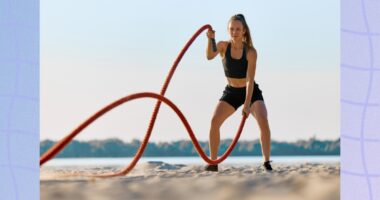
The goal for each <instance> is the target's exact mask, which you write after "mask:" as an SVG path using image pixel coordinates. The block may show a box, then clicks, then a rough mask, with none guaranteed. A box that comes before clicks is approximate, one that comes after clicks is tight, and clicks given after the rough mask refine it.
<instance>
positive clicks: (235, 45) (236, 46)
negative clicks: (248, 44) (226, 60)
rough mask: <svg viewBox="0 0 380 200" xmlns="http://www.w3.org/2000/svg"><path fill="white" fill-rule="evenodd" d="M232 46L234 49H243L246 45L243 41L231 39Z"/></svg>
mask: <svg viewBox="0 0 380 200" xmlns="http://www.w3.org/2000/svg"><path fill="white" fill-rule="evenodd" d="M231 47H232V48H234V49H243V47H244V44H243V41H234V40H231Z"/></svg>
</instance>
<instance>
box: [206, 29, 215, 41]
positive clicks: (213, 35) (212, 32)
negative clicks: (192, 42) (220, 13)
mask: <svg viewBox="0 0 380 200" xmlns="http://www.w3.org/2000/svg"><path fill="white" fill-rule="evenodd" d="M207 37H208V38H209V39H212V38H215V31H214V30H210V29H209V30H208V31H207Z"/></svg>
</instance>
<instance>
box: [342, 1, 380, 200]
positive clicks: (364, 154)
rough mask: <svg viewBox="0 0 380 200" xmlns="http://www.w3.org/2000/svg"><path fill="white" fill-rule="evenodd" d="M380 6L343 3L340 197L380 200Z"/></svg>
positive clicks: (373, 3)
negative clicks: (379, 154)
mask: <svg viewBox="0 0 380 200" xmlns="http://www.w3.org/2000/svg"><path fill="white" fill-rule="evenodd" d="M379 11H380V1H379V0H344V1H342V2H341V139H342V140H341V147H342V149H341V164H342V166H341V198H342V199H344V200H351V199H352V200H354V199H370V200H373V199H380V190H379V188H380V162H379V161H380V160H379V156H378V155H377V154H378V153H379V152H380V125H379V124H380V123H379V122H380V63H379V59H378V58H379V56H375V55H380V54H379V53H380V52H379V50H380V31H379V30H380V29H379V25H380V20H379V19H380V12H379Z"/></svg>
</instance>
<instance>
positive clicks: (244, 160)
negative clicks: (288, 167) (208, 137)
mask: <svg viewBox="0 0 380 200" xmlns="http://www.w3.org/2000/svg"><path fill="white" fill-rule="evenodd" d="M131 160H132V158H55V159H53V160H50V161H49V162H47V163H46V166H73V165H75V166H96V165H123V166H124V165H127V164H129V163H130V162H131ZM271 160H273V161H274V162H275V163H299V162H304V163H306V162H307V163H330V162H340V157H339V156H272V157H271ZM148 161H162V162H165V163H169V164H205V163H206V162H205V161H203V160H202V159H201V158H200V157H142V158H141V159H140V160H139V162H138V163H146V162H148ZM261 162H262V157H258V156H234V157H228V158H227V159H226V160H224V161H223V163H224V164H257V163H261Z"/></svg>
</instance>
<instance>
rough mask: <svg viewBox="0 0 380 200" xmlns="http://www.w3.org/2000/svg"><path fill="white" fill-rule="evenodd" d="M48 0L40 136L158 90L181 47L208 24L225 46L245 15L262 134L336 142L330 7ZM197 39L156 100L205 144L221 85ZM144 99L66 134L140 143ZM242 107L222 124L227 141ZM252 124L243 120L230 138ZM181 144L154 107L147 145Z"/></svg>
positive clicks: (218, 65)
mask: <svg viewBox="0 0 380 200" xmlns="http://www.w3.org/2000/svg"><path fill="white" fill-rule="evenodd" d="M215 2H216V1H214V2H211V1H200V0H195V1H187V2H184V1H174V0H173V1H147V0H142V1H122V0H115V1H112V2H110V1H105V0H102V1H101V0H91V1H90V0H82V1H73V0H68V1H47V0H42V1H41V2H40V6H41V7H40V13H41V14H40V47H41V52H40V53H41V57H40V64H41V74H40V98H41V99H40V108H41V112H40V116H41V120H40V123H41V125H40V131H41V133H40V139H41V140H43V139H53V140H58V139H61V138H63V137H64V136H65V135H67V134H69V133H70V131H71V130H73V129H74V128H76V127H77V126H78V125H79V124H80V123H81V122H82V121H83V120H85V119H87V118H88V117H89V116H90V115H92V114H94V113H95V112H96V111H97V110H99V109H100V108H102V107H104V106H106V105H107V104H109V103H111V102H113V101H115V100H117V99H119V98H121V97H124V96H127V95H129V94H132V93H136V92H143V91H150V92H156V93H159V91H160V88H161V86H162V84H163V81H164V79H165V76H166V75H167V73H168V72H169V69H170V67H171V66H172V64H173V62H174V59H175V58H176V56H177V54H178V53H179V51H180V50H181V49H182V47H183V46H184V45H185V43H186V42H187V40H188V39H189V38H190V37H191V36H192V35H193V34H194V32H195V31H197V30H198V29H199V28H200V27H201V26H203V25H204V24H211V25H212V26H213V28H214V30H215V31H216V40H217V41H219V40H228V39H229V38H228V34H227V22H228V19H229V18H230V17H231V16H232V15H234V14H237V13H242V14H244V15H245V18H246V20H247V23H248V25H249V27H250V29H251V34H252V37H253V41H254V46H255V48H256V49H257V52H258V60H257V68H256V76H255V80H256V82H257V83H258V84H259V86H260V88H261V90H262V91H263V96H264V99H265V103H266V106H267V109H268V119H269V124H270V128H271V132H272V139H275V140H280V141H296V140H298V139H308V138H310V137H313V136H315V137H317V138H319V139H336V138H338V137H339V127H340V120H339V99H340V96H339V80H340V77H339V61H340V60H339V56H340V54H339V52H340V51H339V49H340V43H339V42H340V38H339V24H340V18H339V16H340V11H339V1H331V0H321V1H317V2H316V1H311V0H288V1H286V2H285V1H280V0H277V1H256V0H255V1H252V0H251V1H248V0H247V1H226V0H221V1H217V2H218V3H215ZM206 44H207V38H206V35H205V32H204V33H202V34H201V36H200V37H198V39H197V40H196V41H195V42H194V43H193V45H192V46H191V47H190V49H189V50H188V52H187V53H186V55H185V56H184V58H183V59H182V61H181V62H180V64H179V66H178V68H177V71H176V73H175V74H174V77H173V79H172V81H171V85H170V86H169V88H168V90H167V93H166V95H165V96H166V97H168V98H169V99H170V100H171V101H173V102H174V103H175V104H176V105H177V106H178V107H179V108H180V109H181V111H182V112H183V113H184V114H185V116H186V118H187V119H188V121H189V123H190V124H191V126H192V128H193V130H194V132H195V134H196V137H197V138H198V139H200V140H203V141H205V140H208V134H209V128H210V120H211V117H212V113H213V111H214V109H215V106H216V104H217V102H218V99H219V98H220V96H221V95H222V92H223V89H224V87H225V85H226V79H225V77H224V73H223V67H222V62H221V59H220V57H217V58H216V59H214V60H212V61H208V60H207V59H206V55H205V48H206ZM154 104H155V101H154V100H153V99H142V100H136V101H133V102H130V103H127V104H125V105H122V106H120V107H118V108H117V109H115V110H112V111H111V112H109V113H107V114H106V115H105V116H104V117H102V118H100V119H98V120H97V121H96V122H95V123H93V124H92V125H91V126H89V127H88V128H86V129H85V130H84V131H83V132H82V133H81V134H80V135H79V136H78V137H76V139H79V140H92V139H106V138H115V137H117V138H120V139H122V140H124V141H131V140H132V139H142V138H143V137H144V135H145V132H146V129H147V126H148V123H149V119H150V116H151V114H152V111H153V108H154ZM240 119H241V108H240V109H239V110H238V111H237V112H236V113H235V114H234V115H233V116H232V117H230V118H229V119H227V121H226V122H225V123H224V124H223V126H222V127H221V139H226V138H233V137H234V136H235V134H236V130H237V128H238V126H239V123H240ZM259 135H260V134H259V129H258V125H257V123H256V121H255V119H254V118H253V117H252V116H251V117H250V118H249V119H248V121H247V123H246V126H245V128H244V131H243V134H242V136H241V139H243V140H254V139H257V138H258V137H259ZM179 139H190V138H189V136H188V133H187V132H186V130H185V128H184V126H183V125H182V123H181V121H180V120H179V119H178V118H177V116H176V114H175V113H173V112H172V111H171V109H170V108H168V107H167V106H165V105H162V106H161V109H160V112H159V116H158V119H157V121H156V125H155V128H154V130H153V133H152V136H151V141H173V140H179Z"/></svg>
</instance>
